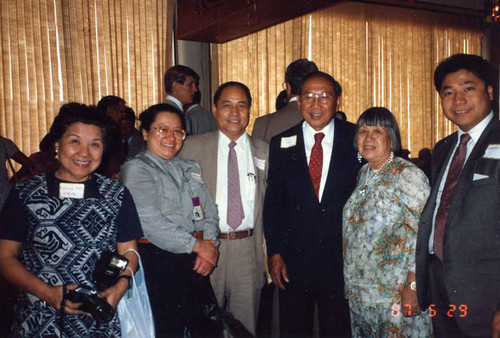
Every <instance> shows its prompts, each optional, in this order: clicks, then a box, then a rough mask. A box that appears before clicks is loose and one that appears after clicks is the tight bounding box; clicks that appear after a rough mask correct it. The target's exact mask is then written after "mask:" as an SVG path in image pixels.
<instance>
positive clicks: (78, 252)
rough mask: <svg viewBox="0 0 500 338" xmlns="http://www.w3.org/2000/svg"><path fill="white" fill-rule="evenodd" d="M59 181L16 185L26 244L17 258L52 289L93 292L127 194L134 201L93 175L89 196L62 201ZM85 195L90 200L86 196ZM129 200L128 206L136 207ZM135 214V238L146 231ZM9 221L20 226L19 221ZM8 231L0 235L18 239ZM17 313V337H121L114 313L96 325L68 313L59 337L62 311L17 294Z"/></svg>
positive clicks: (48, 178) (46, 177) (47, 177)
mask: <svg viewBox="0 0 500 338" xmlns="http://www.w3.org/2000/svg"><path fill="white" fill-rule="evenodd" d="M58 182H59V180H57V179H56V178H55V177H54V174H53V173H48V174H43V175H39V176H35V177H33V178H32V179H30V180H27V181H25V182H22V183H20V184H18V185H17V186H16V188H15V192H16V193H17V199H16V201H17V202H18V203H17V208H18V210H20V211H21V212H20V215H19V216H20V218H22V219H23V221H22V222H21V223H19V224H21V225H22V226H23V227H24V228H25V229H23V231H21V232H17V233H18V234H19V233H22V234H23V236H25V238H24V239H23V240H18V241H19V242H22V246H21V249H20V251H19V260H20V262H21V263H22V264H23V265H24V266H25V267H26V268H27V269H28V270H29V271H30V272H31V273H32V274H34V275H35V276H37V277H38V278H40V279H41V280H43V281H44V282H46V283H48V284H50V285H62V284H73V283H75V284H79V285H82V286H87V287H91V288H92V287H94V284H93V281H92V273H93V270H94V267H95V265H96V262H97V261H98V259H99V257H100V256H101V253H102V252H103V251H105V250H111V251H116V245H117V235H118V234H117V233H118V232H119V231H120V230H119V229H120V226H119V225H118V224H117V216H118V215H119V211H120V208H121V206H122V205H123V206H124V207H125V203H124V196H127V195H128V197H129V198H130V201H132V200H131V196H130V193H128V191H126V189H125V188H124V187H123V185H122V184H121V183H119V182H117V181H115V180H111V179H107V178H105V177H103V176H100V175H97V174H93V179H91V180H89V181H87V182H84V184H85V198H82V199H73V198H59V196H58V194H57V190H58V186H59V185H58ZM87 193H89V194H90V196H91V197H87ZM11 198H12V197H9V200H8V201H10V199H11ZM130 201H129V202H128V203H132V206H133V201H132V202H130ZM128 206H130V204H129V205H127V207H128ZM133 213H135V219H136V220H137V225H136V227H132V228H133V229H135V230H132V231H130V232H128V234H129V236H130V235H131V234H135V235H132V236H131V237H133V238H137V237H140V236H141V235H142V232H141V230H140V224H139V223H138V216H137V213H136V212H135V208H133ZM133 213H132V214H133ZM24 216H25V217H24ZM132 216H133V215H132ZM131 218H132V219H133V218H134V217H131ZM132 221H133V220H132ZM9 223H10V224H9V225H13V226H17V227H19V226H18V225H19V224H15V223H16V222H10V221H9ZM13 223H14V224H13ZM9 231H10V232H11V233H10V234H7V235H6V233H7V232H8V231H5V229H4V231H3V232H2V234H1V237H2V238H9V237H10V238H12V236H14V237H15V236H19V235H12V230H9ZM137 231H138V232H137ZM137 235H138V236H137ZM118 239H120V237H119V235H118ZM129 240H130V239H129ZM120 241H125V240H120ZM15 312H16V315H15V321H14V324H13V327H12V330H11V334H12V336H14V337H39V336H57V337H119V336H120V322H119V319H118V315H117V314H116V313H115V316H114V318H113V319H112V320H111V321H110V322H109V323H99V322H96V321H95V320H94V319H92V318H91V317H88V316H86V315H67V314H66V315H65V316H64V317H65V318H64V329H63V335H61V334H60V313H59V312H56V310H55V309H54V308H53V307H51V306H44V302H43V301H42V300H40V299H39V298H37V297H35V296H34V295H32V294H29V293H27V292H24V291H20V293H19V295H18V300H17V303H16V307H15Z"/></svg>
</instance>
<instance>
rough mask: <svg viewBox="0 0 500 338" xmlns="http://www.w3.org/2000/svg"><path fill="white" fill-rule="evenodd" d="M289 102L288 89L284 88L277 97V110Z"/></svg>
mask: <svg viewBox="0 0 500 338" xmlns="http://www.w3.org/2000/svg"><path fill="white" fill-rule="evenodd" d="M287 104H288V98H287V97H286V90H282V91H281V92H280V93H279V94H278V96H277V97H276V103H275V105H276V110H280V109H281V108H283V107H285V106H286V105H287Z"/></svg>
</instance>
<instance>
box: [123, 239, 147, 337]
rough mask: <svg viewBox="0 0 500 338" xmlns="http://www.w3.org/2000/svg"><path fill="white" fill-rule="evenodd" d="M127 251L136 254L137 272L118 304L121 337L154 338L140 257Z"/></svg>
mask: <svg viewBox="0 0 500 338" xmlns="http://www.w3.org/2000/svg"><path fill="white" fill-rule="evenodd" d="M127 251H133V252H135V253H136V255H137V258H138V260H139V270H138V271H137V272H136V274H135V276H132V281H133V282H132V288H131V289H129V290H127V292H125V294H124V295H123V297H122V299H121V300H120V302H119V303H118V316H119V317H120V323H121V330H122V337H123V338H154V337H155V326H154V322H153V312H152V311H151V305H150V303H149V297H148V290H147V289H146V280H145V279H144V269H143V268H142V262H141V256H139V253H138V252H137V251H135V250H132V249H129V250H127ZM127 251H125V252H127Z"/></svg>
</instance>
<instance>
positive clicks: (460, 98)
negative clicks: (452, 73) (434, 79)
mask: <svg viewBox="0 0 500 338" xmlns="http://www.w3.org/2000/svg"><path fill="white" fill-rule="evenodd" d="M465 101H466V99H465V94H464V93H462V92H460V91H458V92H457V93H456V94H455V97H454V100H453V102H454V103H455V104H463V103H465Z"/></svg>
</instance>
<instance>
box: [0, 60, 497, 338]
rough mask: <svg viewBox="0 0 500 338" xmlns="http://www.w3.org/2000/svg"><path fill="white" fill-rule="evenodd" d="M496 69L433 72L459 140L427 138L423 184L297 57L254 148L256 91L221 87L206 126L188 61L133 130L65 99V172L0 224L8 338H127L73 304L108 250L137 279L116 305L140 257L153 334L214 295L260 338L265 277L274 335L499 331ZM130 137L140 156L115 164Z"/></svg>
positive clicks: (48, 179)
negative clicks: (9, 294) (341, 114)
mask: <svg viewBox="0 0 500 338" xmlns="http://www.w3.org/2000/svg"><path fill="white" fill-rule="evenodd" d="M493 74H494V70H493V68H492V66H491V65H490V64H489V63H488V62H487V61H486V60H484V59H482V58H481V57H479V56H475V55H466V54H457V55H453V56H451V57H449V58H447V59H445V60H443V61H442V62H440V63H439V65H438V66H437V68H436V70H435V74H434V78H435V87H436V90H437V92H438V94H439V96H440V98H441V104H442V108H443V112H444V114H445V116H446V117H447V118H448V119H449V120H450V121H451V122H453V123H455V124H456V125H457V126H458V131H457V132H456V133H454V134H452V135H450V136H448V137H447V138H445V139H443V140H441V141H440V142H438V144H436V146H435V148H434V150H433V158H432V162H431V167H430V182H429V180H428V178H427V176H426V174H425V173H424V172H423V171H422V170H420V169H419V168H418V167H416V166H415V165H414V164H413V163H411V162H410V161H407V160H405V159H403V158H402V157H400V156H398V155H399V154H400V152H401V136H400V133H399V128H398V124H397V122H396V119H395V117H394V115H393V114H392V113H391V112H390V111H389V110H388V109H386V108H383V107H372V108H369V109H367V110H366V111H365V112H363V113H362V114H361V115H360V117H359V119H358V121H357V123H356V124H352V123H349V122H347V121H345V120H343V119H341V118H335V115H336V113H337V112H338V111H339V107H340V102H341V98H342V89H341V86H340V84H339V82H338V81H336V80H335V79H334V78H333V77H332V76H331V75H329V74H326V73H324V72H321V71H319V70H318V68H317V66H316V65H315V64H314V63H313V62H311V61H308V60H306V59H299V60H296V61H294V62H292V63H291V64H290V65H289V66H288V67H287V70H286V74H285V86H286V89H285V90H286V101H285V105H284V106H283V107H282V108H281V109H279V110H277V111H276V112H275V113H272V114H268V115H265V116H262V117H260V118H258V119H257V120H256V121H255V125H254V129H253V132H252V135H249V134H248V133H247V132H246V128H247V126H248V123H249V117H250V108H251V104H252V97H251V94H250V90H249V89H248V87H247V86H246V85H244V84H243V83H240V82H235V81H231V82H226V83H224V84H222V85H221V86H219V87H218V88H217V90H216V91H215V94H214V98H213V105H214V109H213V114H211V113H208V112H203V111H197V112H194V113H193V110H191V112H192V114H190V109H189V108H191V107H192V106H193V105H196V104H197V103H196V102H197V101H198V103H199V96H198V95H199V94H196V93H199V90H198V81H199V77H198V75H197V74H196V73H195V72H194V71H192V70H191V69H190V68H188V67H185V66H175V67H172V68H171V69H169V71H167V73H166V74H165V88H166V91H167V100H166V101H165V102H164V103H160V104H156V105H153V106H151V107H149V108H147V109H146V110H145V111H143V112H142V113H141V114H140V115H139V121H140V131H137V130H135V128H134V122H133V121H132V119H131V118H130V117H128V118H125V115H126V106H125V101H123V100H122V101H120V100H121V99H120V100H118V101H117V100H116V99H110V98H108V99H106V100H108V101H110V102H111V101H112V102H115V103H116V102H118V104H117V105H115V104H114V103H113V104H111V103H110V102H108V105H107V106H106V108H103V105H105V102H104V103H102V102H100V104H98V106H97V107H93V106H86V105H83V104H78V103H69V104H65V105H63V106H62V108H61V110H60V111H59V114H58V115H57V116H56V118H55V120H54V123H53V125H52V127H51V129H50V132H49V135H50V139H51V140H54V142H53V146H54V150H55V152H56V153H57V158H58V162H59V166H58V167H57V168H56V169H55V170H52V171H49V172H46V173H42V174H39V175H35V176H33V177H32V178H30V179H28V180H25V181H23V182H21V183H18V184H16V185H15V187H14V188H13V189H12V191H11V193H10V194H9V197H8V198H7V200H6V203H5V207H4V208H3V210H2V214H1V215H0V218H1V219H2V220H3V223H2V225H1V226H0V272H1V273H2V275H3V276H4V277H5V278H6V279H7V280H8V281H9V282H11V283H12V284H13V285H15V286H16V287H17V288H19V290H20V291H19V295H18V301H17V305H16V310H15V320H14V324H13V326H12V329H11V334H12V335H13V336H19V337H24V336H32V335H36V336H53V335H58V336H68V337H69V336H110V337H111V336H119V335H120V325H119V324H120V319H119V318H118V316H117V315H116V314H115V315H114V317H113V319H112V320H111V321H109V322H107V323H103V322H99V321H95V320H94V319H93V318H92V317H89V316H87V315H84V313H83V312H82V311H81V310H80V309H79V306H80V304H79V303H74V302H72V301H71V300H69V299H67V292H68V290H74V289H75V288H76V287H77V286H79V285H80V286H81V285H84V286H87V287H90V288H95V287H96V285H95V280H94V279H93V278H92V271H93V270H94V269H95V267H96V262H97V260H98V258H99V257H100V256H101V255H102V254H103V252H105V251H107V250H109V251H113V252H117V253H119V254H124V255H125V256H126V258H127V259H128V260H129V264H128V267H129V269H125V270H123V271H122V272H121V273H120V276H119V277H118V278H117V280H116V283H115V284H114V285H113V286H111V287H109V288H107V289H105V290H100V293H99V297H101V298H104V299H106V301H107V302H108V303H109V304H110V305H112V306H113V307H116V305H117V304H118V302H119V301H120V298H121V297H122V296H123V295H124V293H125V292H126V290H127V288H128V287H129V286H130V282H129V280H130V277H131V274H133V273H134V272H135V271H136V270H137V266H138V261H137V256H136V255H135V254H134V253H133V252H130V251H129V249H137V250H138V252H139V253H140V255H141V260H142V263H143V268H144V274H145V276H146V284H147V289H148V293H149V298H150V303H151V309H152V313H153V317H154V322H155V331H156V335H157V336H158V337H166V336H185V335H186V334H189V330H190V321H191V319H192V318H191V317H190V315H191V312H192V310H193V304H192V299H193V298H192V295H193V294H197V292H198V291H199V290H205V291H204V292H206V290H209V289H213V293H214V294H215V298H216V300H217V303H218V305H219V306H220V307H221V308H223V309H225V310H227V311H229V312H231V313H232V315H233V316H234V317H235V318H236V319H237V320H239V321H240V322H241V323H242V324H243V326H244V327H245V328H246V329H247V330H248V331H249V332H250V333H251V334H252V335H257V334H258V332H257V320H258V316H259V308H260V307H259V303H260V301H261V292H262V289H263V288H264V286H265V282H266V279H269V280H272V284H273V285H275V286H276V287H277V288H278V289H279V324H280V325H279V331H280V334H281V335H282V336H286V337H292V336H311V335H312V332H313V326H314V325H313V323H314V315H315V313H317V322H318V324H319V326H318V329H319V334H320V335H321V336H333V337H351V336H353V337H431V336H433V335H434V336H435V337H469V336H471V337H472V336H474V337H476V336H477V337H486V336H489V337H491V336H492V335H493V336H494V337H498V336H499V333H500V311H499V309H500V308H499V303H500V283H498V279H499V278H500V264H499V263H500V251H499V249H498V248H499V247H500V233H499V231H498V227H499V222H500V214H499V212H500V211H499V208H498V205H499V198H500V194H499V192H500V190H499V182H500V164H499V163H500V162H499V160H500V146H499V144H500V122H499V120H498V118H495V117H494V114H493V110H492V106H493V99H494V91H493V86H494V75H493ZM197 96H198V97H197ZM113 98H116V97H113ZM106 100H105V101H106ZM101 101H102V100H101ZM103 111H105V112H106V114H103ZM207 114H208V115H207ZM114 115H116V116H115V117H114ZM106 116H108V117H106ZM132 116H133V117H135V114H133V112H132ZM109 118H111V119H113V120H114V121H115V124H114V126H110V123H109ZM120 127H122V128H121V129H120ZM113 129H115V130H114V131H113ZM116 130H123V131H126V130H128V132H125V133H123V132H122V134H120V135H122V136H113V133H114V134H116V133H117V132H116ZM134 130H135V134H136V135H137V137H139V138H140V140H141V142H138V144H140V145H141V147H142V148H143V149H139V151H138V152H136V153H135V154H134V155H132V156H130V157H129V158H128V159H127V160H126V161H125V162H123V159H122V160H119V159H118V160H117V161H116V162H114V161H113V156H114V155H116V152H113V151H112V149H113V147H118V146H120V147H121V148H125V149H126V150H127V149H128V148H129V146H131V143H130V142H131V141H132V138H131V137H132V134H134ZM200 131H201V132H200ZM113 137H115V138H116V137H119V139H121V140H122V142H121V144H120V145H114V146H113V145H112V141H110V139H112V138H113ZM268 142H270V143H268ZM125 143H127V144H126V145H124V144H125ZM103 159H104V161H106V163H109V164H108V165H109V166H104V167H103V163H104V162H103ZM116 163H119V165H118V171H116V170H117V169H116ZM113 166H114V169H113ZM106 168H108V169H109V170H107V169H106ZM101 170H102V171H101ZM100 172H102V174H101V173H100ZM116 173H119V175H118V176H116V175H115V176H114V174H116ZM110 176H111V177H114V178H119V180H117V179H113V178H111V177H110ZM264 239H265V240H264ZM64 314H65V315H64ZM261 315H262V313H261Z"/></svg>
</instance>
